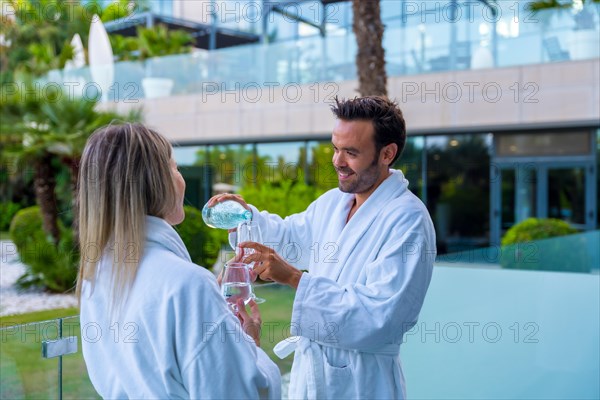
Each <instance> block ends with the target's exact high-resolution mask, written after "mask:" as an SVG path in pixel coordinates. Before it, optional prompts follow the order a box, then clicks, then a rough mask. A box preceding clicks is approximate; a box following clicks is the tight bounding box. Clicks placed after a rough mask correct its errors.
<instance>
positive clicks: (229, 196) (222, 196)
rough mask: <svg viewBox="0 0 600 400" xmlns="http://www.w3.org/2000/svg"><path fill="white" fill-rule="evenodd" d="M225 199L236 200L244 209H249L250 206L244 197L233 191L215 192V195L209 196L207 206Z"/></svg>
mask: <svg viewBox="0 0 600 400" xmlns="http://www.w3.org/2000/svg"><path fill="white" fill-rule="evenodd" d="M227 200H233V201H237V202H238V203H240V204H241V205H242V206H244V208H245V209H246V210H251V209H250V206H249V205H248V203H246V201H245V200H244V198H243V197H242V196H240V195H239V194H233V193H222V194H217V195H216V196H213V197H211V198H210V200H208V203H207V204H208V206H209V207H212V206H214V205H215V204H217V203H221V202H223V201H227Z"/></svg>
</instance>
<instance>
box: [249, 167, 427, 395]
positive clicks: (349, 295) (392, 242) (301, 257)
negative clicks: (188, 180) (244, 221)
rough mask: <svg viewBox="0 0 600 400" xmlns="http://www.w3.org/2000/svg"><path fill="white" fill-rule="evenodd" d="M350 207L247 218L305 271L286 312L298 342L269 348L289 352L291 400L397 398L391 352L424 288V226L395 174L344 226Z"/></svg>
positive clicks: (329, 198) (423, 216)
mask: <svg viewBox="0 0 600 400" xmlns="http://www.w3.org/2000/svg"><path fill="white" fill-rule="evenodd" d="M353 200H354V195H353V194H348V193H343V192H341V191H340V190H339V189H334V190H331V191H329V192H327V193H325V194H324V195H323V196H321V197H320V198H319V199H317V200H316V201H315V202H313V203H312V204H311V205H310V206H309V207H308V209H307V210H306V211H305V212H302V213H299V214H295V215H292V216H289V217H287V218H285V219H281V218H280V217H279V216H277V215H272V214H268V213H266V212H261V213H259V212H258V210H257V209H256V208H253V212H254V215H255V217H254V219H255V220H256V221H258V223H259V224H260V226H261V229H262V231H263V234H264V241H265V243H266V244H267V245H270V246H273V247H274V248H275V250H277V251H278V252H279V254H281V255H282V256H283V257H285V258H286V259H287V260H288V261H290V262H293V263H294V264H295V265H296V266H298V267H300V268H302V269H305V268H307V269H308V273H305V274H303V275H302V278H301V280H300V284H299V286H298V289H297V292H296V297H295V300H294V305H293V312H292V321H291V325H292V332H293V334H295V335H297V336H299V338H295V339H294V340H289V341H288V342H287V343H288V344H289V343H292V346H290V345H287V346H286V345H285V343H281V344H280V345H278V346H277V347H278V348H281V347H282V346H281V345H282V344H283V345H284V346H283V347H284V349H283V351H280V353H285V352H286V349H285V347H287V348H288V349H287V350H290V347H293V348H295V355H294V364H293V366H292V375H291V383H290V388H289V396H290V398H291V399H301V398H310V399H326V398H327V399H352V398H372V399H393V398H395V399H402V398H405V396H406V394H405V389H404V378H403V374H402V368H401V365H400V358H399V350H400V343H401V342H402V337H403V335H404V333H405V332H406V331H408V330H409V329H410V328H411V327H412V326H413V325H414V324H415V323H416V321H417V317H418V315H419V311H420V310H421V306H422V304H423V300H424V298H425V293H426V292H427V288H428V286H429V282H430V280H431V274H432V268H433V260H434V258H435V254H436V246H435V232H434V228H433V224H432V222H431V218H430V217H429V214H428V212H427V209H426V208H425V206H424V205H423V203H422V202H421V201H420V200H419V199H418V198H417V197H416V196H415V195H413V194H412V193H411V192H410V191H409V190H408V181H407V180H406V179H405V178H404V175H403V174H402V172H400V171H392V174H391V175H390V176H389V177H388V178H387V179H386V180H385V181H384V182H383V183H382V184H381V185H380V186H379V187H378V188H377V189H376V190H375V192H374V193H373V194H372V195H371V196H370V197H369V198H368V199H367V201H366V202H365V203H364V204H363V205H362V206H361V207H360V208H359V209H358V211H357V212H356V213H355V214H354V216H353V217H352V219H351V220H350V221H349V222H348V223H346V219H347V217H348V212H349V211H350V208H351V206H352V203H353ZM296 339H299V340H298V341H296ZM294 344H295V346H294Z"/></svg>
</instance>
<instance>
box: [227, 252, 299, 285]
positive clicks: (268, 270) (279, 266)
mask: <svg viewBox="0 0 600 400" xmlns="http://www.w3.org/2000/svg"><path fill="white" fill-rule="evenodd" d="M239 246H240V247H241V248H247V249H254V250H255V252H254V253H252V254H250V255H248V256H245V257H244V258H243V260H242V261H243V262H244V263H246V264H250V263H252V262H253V263H254V273H255V274H256V275H258V276H260V279H262V280H265V281H269V280H271V281H275V282H278V283H282V284H284V285H288V286H291V287H293V288H294V289H297V288H298V284H299V283H300V278H301V277H302V272H301V271H299V270H298V269H296V268H294V267H293V266H291V265H290V264H288V263H287V262H286V261H285V260H284V259H283V258H281V256H280V255H279V254H277V253H276V252H275V250H273V249H272V248H270V247H267V246H264V245H262V244H260V243H256V242H243V243H240V244H239Z"/></svg>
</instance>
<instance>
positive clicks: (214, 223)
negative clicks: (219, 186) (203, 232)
mask: <svg viewBox="0 0 600 400" xmlns="http://www.w3.org/2000/svg"><path fill="white" fill-rule="evenodd" d="M202 219H203V220H204V223H205V224H206V225H208V226H210V227H211V228H219V229H234V228H237V226H238V225H239V224H240V223H242V222H246V221H251V220H252V211H250V210H246V209H245V208H244V206H242V205H241V204H240V203H238V202H237V201H233V200H227V201H223V202H221V203H217V204H215V205H214V206H213V207H208V204H206V205H204V208H202Z"/></svg>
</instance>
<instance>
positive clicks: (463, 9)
mask: <svg viewBox="0 0 600 400" xmlns="http://www.w3.org/2000/svg"><path fill="white" fill-rule="evenodd" d="M157 4H158V6H160V9H162V10H164V9H165V7H166V8H167V9H168V10H169V12H171V13H172V16H173V17H177V18H186V19H190V20H194V21H196V22H199V23H200V22H202V23H210V24H212V26H213V27H220V28H236V29H239V30H242V31H244V32H250V33H252V34H256V35H257V36H258V37H259V38H260V40H259V43H255V44H249V45H244V46H236V47H228V48H223V49H214V50H198V51H196V52H195V53H194V54H191V55H181V56H171V57H164V58H162V59H160V60H153V62H154V63H155V64H156V65H159V67H156V66H155V68H153V70H155V71H161V73H162V75H161V78H164V79H171V80H173V82H174V85H173V91H172V92H171V93H170V94H168V95H160V96H154V95H153V96H149V95H148V94H147V93H145V92H144V91H143V90H142V89H141V88H142V84H141V80H142V79H143V74H140V73H139V72H137V70H136V68H138V67H137V66H136V65H135V64H136V63H118V64H117V65H115V77H116V80H115V85H113V86H112V88H116V89H117V90H116V91H114V90H113V98H112V100H113V101H108V102H106V105H105V106H106V107H116V108H117V109H121V110H126V109H129V108H132V107H140V106H143V109H144V116H145V121H146V122H147V123H148V124H149V125H151V126H153V127H155V128H157V129H158V130H159V131H160V132H162V133H164V134H165V135H167V136H168V137H169V138H170V139H171V140H172V142H173V143H174V144H175V145H176V146H177V147H176V151H175V156H176V158H177V159H178V162H179V163H180V164H184V165H199V164H208V165H209V166H210V167H211V169H212V175H211V176H212V181H211V183H210V184H211V185H212V184H214V183H227V184H231V185H233V186H235V187H241V186H244V185H250V184H256V183H257V182H261V181H264V180H280V179H298V176H299V175H298V171H302V177H303V179H305V180H306V181H307V182H309V183H313V184H319V185H322V186H324V187H327V185H329V186H330V187H334V186H335V185H336V179H335V176H334V175H333V174H331V173H330V172H331V170H330V169H329V170H328V168H329V162H330V159H331V153H330V151H331V147H330V135H331V129H332V127H333V123H334V119H333V115H332V114H331V112H330V110H329V106H330V104H331V102H332V100H333V98H335V97H336V96H338V97H353V96H356V95H357V92H356V88H357V86H358V84H357V82H356V67H355V60H354V57H355V54H356V44H355V39H354V36H353V34H352V28H351V25H352V9H351V4H350V2H319V1H316V2H315V1H300V2H293V3H292V2H277V3H267V2H256V1H254V2H239V1H238V2H226V1H222V2H214V1H198V2H196V1H194V2H191V1H189V2H188V1H184V0H173V1H168V2H158V3H157ZM269 4H270V5H269ZM273 4H276V6H277V9H273V8H272V6H273ZM163 12H164V11H163ZM581 12H586V13H588V15H589V16H591V21H592V22H593V23H592V24H591V26H589V24H588V26H587V30H586V29H582V28H581V27H580V26H578V25H577V24H578V18H576V17H577V16H578V15H579V13H581ZM382 18H383V22H384V24H385V25H386V30H385V36H384V47H385V50H386V69H387V72H388V92H389V96H390V97H391V98H394V99H396V100H397V101H398V103H399V104H400V105H401V107H402V109H403V112H404V114H405V118H406V121H407V128H408V134H409V139H408V142H407V147H406V149H405V151H404V154H403V155H402V157H401V158H400V160H399V161H398V163H397V165H396V167H397V168H400V169H402V170H403V171H404V172H405V174H406V176H407V178H408V179H409V181H410V186H409V187H410V189H411V190H413V192H415V193H416V194H417V195H419V196H420V197H421V199H422V200H423V201H424V202H425V204H426V205H427V207H428V209H429V211H430V213H431V215H432V218H433V220H434V223H435V226H436V229H437V234H438V238H439V241H438V246H439V251H440V253H444V252H454V251H459V250H464V249H469V248H474V247H484V246H490V245H496V244H499V243H500V239H501V237H502V235H503V233H504V232H505V231H506V229H508V228H509V227H510V226H512V225H514V224H515V223H517V222H519V221H522V220H523V219H525V218H528V217H552V218H559V219H563V220H565V221H568V222H569V223H570V224H572V225H573V226H575V227H577V228H579V229H581V230H594V229H598V226H599V225H600V216H599V213H598V204H599V203H600V198H599V191H598V188H599V187H600V182H599V178H598V170H599V167H598V160H599V159H600V129H599V128H600V94H599V92H600V90H599V87H600V58H599V53H600V43H599V42H598V38H599V37H600V31H599V18H600V6H599V5H597V4H596V5H593V4H592V5H588V6H586V7H585V8H584V9H574V10H573V11H569V12H556V11H552V10H549V11H544V12H542V13H538V14H533V13H531V12H530V11H528V9H527V4H526V3H525V2H519V1H514V2H512V1H506V2H504V1H503V2H497V3H494V2H487V1H475V2H473V1H465V2H461V1H442V2H413V1H382ZM138 69H139V68H138ZM132 82H133V83H134V85H133V86H131V85H130V86H129V87H126V85H127V84H131V83H132Z"/></svg>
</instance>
